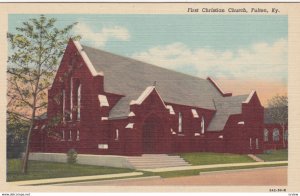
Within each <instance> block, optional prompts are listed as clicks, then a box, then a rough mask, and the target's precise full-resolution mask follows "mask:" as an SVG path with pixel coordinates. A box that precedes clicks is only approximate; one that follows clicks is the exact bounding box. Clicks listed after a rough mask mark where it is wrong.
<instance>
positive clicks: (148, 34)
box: [9, 14, 288, 85]
mask: <svg viewBox="0 0 300 196" xmlns="http://www.w3.org/2000/svg"><path fill="white" fill-rule="evenodd" d="M37 16H39V15H26V14H18V15H17V14H14V15H9V31H10V32H14V31H15V28H16V27H18V26H20V25H21V23H22V22H23V21H27V20H28V19H29V18H33V17H37ZM46 16H47V17H54V18H57V25H58V26H59V27H63V26H65V25H67V24H70V23H72V22H79V24H78V25H77V27H76V28H75V29H74V32H75V33H77V34H80V35H82V40H81V43H82V44H84V45H89V46H92V47H96V48H100V49H103V50H106V51H110V52H113V53H117V54H120V55H124V56H128V57H132V58H136V59H139V60H142V61H146V62H149V63H153V64H155V65H158V66H161V67H165V68H168V69H173V70H176V71H180V72H184V73H187V74H190V75H195V76H199V77H202V78H206V77H207V76H212V77H214V78H217V79H218V78H222V79H228V80H249V81H251V80H253V81H254V80H255V81H267V82H270V81H271V82H277V83H282V84H284V85H287V76H288V66H287V65H288V17H287V16H285V15H269V16H263V15H197V14H196V15H166V14H160V15H119V14H106V15H95V14H89V15H88V14H85V15H78V14H73V15H64V14H62V15H46Z"/></svg>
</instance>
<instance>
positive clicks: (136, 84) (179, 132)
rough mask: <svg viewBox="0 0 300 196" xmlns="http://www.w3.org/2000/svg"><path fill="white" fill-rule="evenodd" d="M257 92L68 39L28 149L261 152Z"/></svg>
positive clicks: (260, 112)
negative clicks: (239, 91)
mask: <svg viewBox="0 0 300 196" xmlns="http://www.w3.org/2000/svg"><path fill="white" fill-rule="evenodd" d="M263 130H264V108H263V106H262V105H261V103H260V101H259V98H258V95H257V93H256V91H252V92H250V93H249V94H247V95H237V96H232V93H227V92H223V90H222V89H221V88H220V87H219V86H218V84H217V83H216V82H215V81H214V80H213V79H212V78H210V77H208V78H207V79H201V78H198V77H194V76H190V75H187V74H183V73H179V72H176V71H172V70H168V69H165V68H161V67H158V66H155V65H151V64H148V63H146V62H141V61H138V60H134V59H131V58H127V57H123V56H119V55H116V54H112V53H109V52H105V51H102V50H99V49H95V48H91V47H88V46H83V45H81V44H80V43H79V42H77V41H73V40H70V41H69V43H68V45H67V47H66V49H65V53H64V56H63V58H62V61H61V63H60V66H59V68H58V71H57V73H56V76H55V79H54V81H53V84H52V87H51V89H49V91H48V109H47V115H46V116H44V118H41V119H39V120H37V121H36V125H35V127H34V131H33V133H32V136H31V137H32V142H31V144H30V147H31V152H57V153H59V152H60V153H66V152H67V151H68V150H69V149H72V148H73V149H75V150H76V151H77V152H78V153H81V154H103V155H128V156H133V155H134V156H138V155H142V154H161V153H164V154H171V153H180V152H228V153H240V154H242V153H262V152H263V141H264V140H263V139H264V138H263Z"/></svg>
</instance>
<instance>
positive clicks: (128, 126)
mask: <svg viewBox="0 0 300 196" xmlns="http://www.w3.org/2000/svg"><path fill="white" fill-rule="evenodd" d="M133 126H134V123H128V124H127V125H126V127H125V128H126V129H133Z"/></svg>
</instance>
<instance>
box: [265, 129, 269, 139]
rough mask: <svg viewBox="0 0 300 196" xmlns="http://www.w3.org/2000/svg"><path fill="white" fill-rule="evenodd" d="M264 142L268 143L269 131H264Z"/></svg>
mask: <svg viewBox="0 0 300 196" xmlns="http://www.w3.org/2000/svg"><path fill="white" fill-rule="evenodd" d="M264 141H265V142H267V141H269V130H268V129H264Z"/></svg>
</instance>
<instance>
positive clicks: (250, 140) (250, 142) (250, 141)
mask: <svg viewBox="0 0 300 196" xmlns="http://www.w3.org/2000/svg"><path fill="white" fill-rule="evenodd" d="M249 147H250V149H252V138H251V137H250V139H249Z"/></svg>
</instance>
